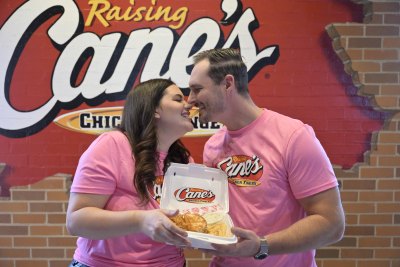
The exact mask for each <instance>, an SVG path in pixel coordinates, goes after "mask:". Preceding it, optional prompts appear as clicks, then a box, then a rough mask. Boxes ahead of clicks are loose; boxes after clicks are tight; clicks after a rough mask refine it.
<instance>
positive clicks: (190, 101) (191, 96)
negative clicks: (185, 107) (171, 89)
mask: <svg viewBox="0 0 400 267" xmlns="http://www.w3.org/2000/svg"><path fill="white" fill-rule="evenodd" d="M187 102H188V104H190V105H194V104H195V102H196V97H195V95H194V94H193V92H192V90H190V93H189V96H188V98H187Z"/></svg>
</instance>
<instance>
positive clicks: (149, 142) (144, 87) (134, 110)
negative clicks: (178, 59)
mask: <svg viewBox="0 0 400 267" xmlns="http://www.w3.org/2000/svg"><path fill="white" fill-rule="evenodd" d="M173 84H174V83H173V82H172V81H171V80H166V79H152V80H148V81H146V82H143V83H140V84H138V85H137V86H136V87H135V88H134V89H133V90H131V92H129V94H128V96H127V98H126V101H125V106H124V110H123V112H122V119H121V125H120V127H119V130H121V131H122V132H124V133H125V135H126V136H127V137H128V139H129V142H130V144H131V147H132V153H133V155H134V157H135V174H134V179H133V183H134V186H135V188H136V190H137V192H138V194H139V197H140V200H141V203H142V204H146V203H148V202H149V200H150V197H149V193H148V190H147V188H148V186H151V185H153V184H154V181H155V173H156V170H157V162H158V160H159V157H158V153H157V144H158V137H157V125H156V118H155V113H156V108H157V107H158V106H159V105H160V101H161V98H162V97H163V96H164V93H165V89H167V88H168V87H169V86H171V85H173ZM189 157H190V152H189V150H187V149H186V147H185V146H184V145H183V144H182V142H181V141H180V140H179V139H178V140H176V141H175V142H174V143H173V144H172V145H171V147H170V148H169V150H168V155H167V157H166V158H165V160H164V169H163V171H164V173H165V171H166V170H167V168H168V166H169V165H170V163H171V162H178V163H188V162H189Z"/></svg>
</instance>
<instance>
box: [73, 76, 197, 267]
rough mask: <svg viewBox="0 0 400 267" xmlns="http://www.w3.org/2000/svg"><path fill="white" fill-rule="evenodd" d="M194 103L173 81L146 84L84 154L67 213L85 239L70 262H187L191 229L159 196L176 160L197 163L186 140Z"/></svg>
mask: <svg viewBox="0 0 400 267" xmlns="http://www.w3.org/2000/svg"><path fill="white" fill-rule="evenodd" d="M187 107H188V105H187V103H186V101H185V100H184V96H183V94H182V92H181V90H180V89H179V88H178V87H177V86H176V85H175V84H174V83H173V82H171V81H169V80H164V79H153V80H149V81H147V82H143V83H141V84H139V85H137V86H136V87H135V88H134V90H132V91H131V92H130V93H129V94H128V97H127V99H126V102H125V106H124V110H123V113H122V120H121V126H120V127H119V129H117V130H115V131H110V132H107V133H104V134H102V135H100V136H99V137H98V138H97V139H96V140H95V141H94V142H93V143H92V144H91V145H90V146H89V148H88V149H87V151H86V152H85V153H84V154H83V155H82V156H81V158H80V161H79V165H78V168H77V171H76V174H75V177H74V181H73V184H72V186H71V194H70V199H69V205H68V211H67V229H68V231H69V233H70V234H72V235H76V236H79V238H78V241H77V249H76V251H75V254H74V260H73V261H72V262H71V264H70V266H92V267H103V266H104V267H106V266H107V267H109V266H179V267H182V266H184V264H185V259H184V256H183V252H182V249H181V248H178V247H179V246H188V245H190V243H189V241H188V239H187V238H186V236H187V233H186V232H185V231H183V230H182V229H180V228H178V227H177V226H175V225H174V224H173V223H172V222H171V221H170V220H169V218H168V217H170V216H173V215H176V213H177V211H167V210H161V209H160V207H159V202H158V201H159V197H160V195H161V194H160V189H161V185H162V179H163V174H164V173H165V171H166V169H167V168H168V165H169V163H170V162H179V163H189V162H193V159H192V158H191V157H190V153H189V151H188V150H187V149H186V148H185V147H184V146H183V144H182V143H181V142H180V140H179V138H180V137H181V136H183V135H184V134H185V133H186V132H188V131H191V130H193V125H192V122H191V120H190V119H189V111H188V109H187ZM166 243H168V244H172V245H167V244H166ZM174 245H175V246H174ZM177 246H178V247H177Z"/></svg>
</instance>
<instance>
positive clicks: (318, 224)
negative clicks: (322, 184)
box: [207, 187, 345, 257]
mask: <svg viewBox="0 0 400 267" xmlns="http://www.w3.org/2000/svg"><path fill="white" fill-rule="evenodd" d="M299 202H300V203H301V205H302V206H303V208H304V210H305V211H306V212H307V217H305V218H303V219H301V220H299V221H298V222H296V223H294V224H293V225H291V226H290V227H288V228H286V229H283V230H281V231H278V232H275V233H269V234H267V235H266V236H265V237H264V238H265V239H267V242H268V246H269V254H270V255H275V254H285V253H295V252H301V251H306V250H310V249H316V248H319V247H322V246H326V245H329V244H332V243H334V242H337V241H339V240H340V239H341V238H342V236H343V233H344V228H345V226H344V221H345V219H344V212H343V208H342V204H341V200H340V194H339V190H338V188H337V187H335V188H331V189H329V190H326V191H324V192H321V193H318V194H316V195H313V196H310V197H306V198H303V199H300V200H299ZM260 223H262V222H260ZM232 232H233V233H234V234H236V235H237V237H238V238H239V241H238V243H236V244H232V245H217V244H215V245H214V247H215V248H216V249H217V250H216V251H207V252H209V253H212V254H215V255H220V256H237V257H252V256H254V255H255V254H256V253H257V252H258V250H259V248H260V240H259V237H258V236H257V235H256V234H255V233H254V232H252V231H249V230H244V229H241V228H238V227H234V228H233V229H232Z"/></svg>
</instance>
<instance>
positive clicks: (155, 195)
mask: <svg viewBox="0 0 400 267" xmlns="http://www.w3.org/2000/svg"><path fill="white" fill-rule="evenodd" d="M163 182H164V176H163V175H160V176H157V177H156V180H155V181H154V184H153V186H149V187H148V188H147V191H148V192H149V194H150V196H151V198H152V199H154V200H155V201H157V203H158V204H160V199H161V193H162V185H163Z"/></svg>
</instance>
